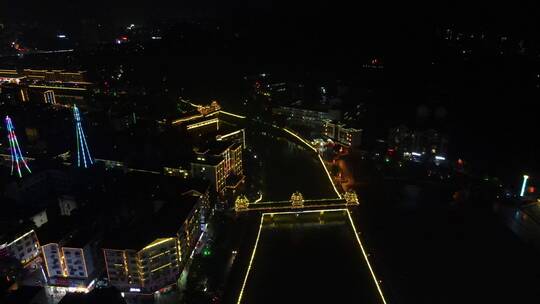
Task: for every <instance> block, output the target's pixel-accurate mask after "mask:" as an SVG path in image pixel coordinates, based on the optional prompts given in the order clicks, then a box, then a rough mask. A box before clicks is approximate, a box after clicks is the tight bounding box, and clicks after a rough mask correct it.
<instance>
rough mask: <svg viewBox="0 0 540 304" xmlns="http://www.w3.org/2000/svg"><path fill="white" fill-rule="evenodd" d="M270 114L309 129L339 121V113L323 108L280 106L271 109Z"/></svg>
mask: <svg viewBox="0 0 540 304" xmlns="http://www.w3.org/2000/svg"><path fill="white" fill-rule="evenodd" d="M272 113H273V114H274V115H277V116H281V117H283V118H285V119H286V120H287V121H290V122H292V123H297V124H301V125H307V126H310V127H321V126H323V125H324V124H325V121H329V120H330V121H331V120H339V119H340V118H341V112H340V111H339V110H332V109H330V108H327V107H324V108H321V109H308V108H300V107H292V106H281V107H276V108H273V109H272Z"/></svg>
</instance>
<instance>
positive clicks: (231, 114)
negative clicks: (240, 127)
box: [218, 110, 246, 119]
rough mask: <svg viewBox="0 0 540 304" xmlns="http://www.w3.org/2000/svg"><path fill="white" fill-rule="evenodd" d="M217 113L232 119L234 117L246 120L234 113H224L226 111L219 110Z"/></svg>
mask: <svg viewBox="0 0 540 304" xmlns="http://www.w3.org/2000/svg"><path fill="white" fill-rule="evenodd" d="M218 112H220V113H223V114H225V115H229V116H232V117H236V118H242V119H244V118H246V117H245V116H242V115H238V114H234V113H231V112H226V111H223V110H220V111H218Z"/></svg>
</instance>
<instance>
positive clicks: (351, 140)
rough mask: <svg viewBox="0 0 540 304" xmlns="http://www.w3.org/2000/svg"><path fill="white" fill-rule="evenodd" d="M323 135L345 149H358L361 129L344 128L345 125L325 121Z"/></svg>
mask: <svg viewBox="0 0 540 304" xmlns="http://www.w3.org/2000/svg"><path fill="white" fill-rule="evenodd" d="M324 135H326V136H327V137H329V138H330V139H332V140H334V141H337V142H338V143H340V144H342V145H345V146H347V147H355V148H356V147H359V146H360V144H361V143H362V129H355V128H346V127H345V125H343V124H339V123H333V122H330V121H327V122H326V123H325V124H324Z"/></svg>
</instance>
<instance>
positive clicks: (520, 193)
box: [519, 175, 529, 197]
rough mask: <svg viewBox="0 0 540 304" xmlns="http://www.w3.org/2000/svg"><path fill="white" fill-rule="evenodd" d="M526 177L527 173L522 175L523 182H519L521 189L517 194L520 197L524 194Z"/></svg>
mask: <svg viewBox="0 0 540 304" xmlns="http://www.w3.org/2000/svg"><path fill="white" fill-rule="evenodd" d="M528 179H529V176H528V175H523V183H521V191H520V192H519V196H521V197H523V196H525V189H526V188H527V180H528Z"/></svg>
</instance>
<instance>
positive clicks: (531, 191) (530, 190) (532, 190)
mask: <svg viewBox="0 0 540 304" xmlns="http://www.w3.org/2000/svg"><path fill="white" fill-rule="evenodd" d="M528 192H529V193H535V192H536V188H535V187H534V186H530V187H529V189H528Z"/></svg>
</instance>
